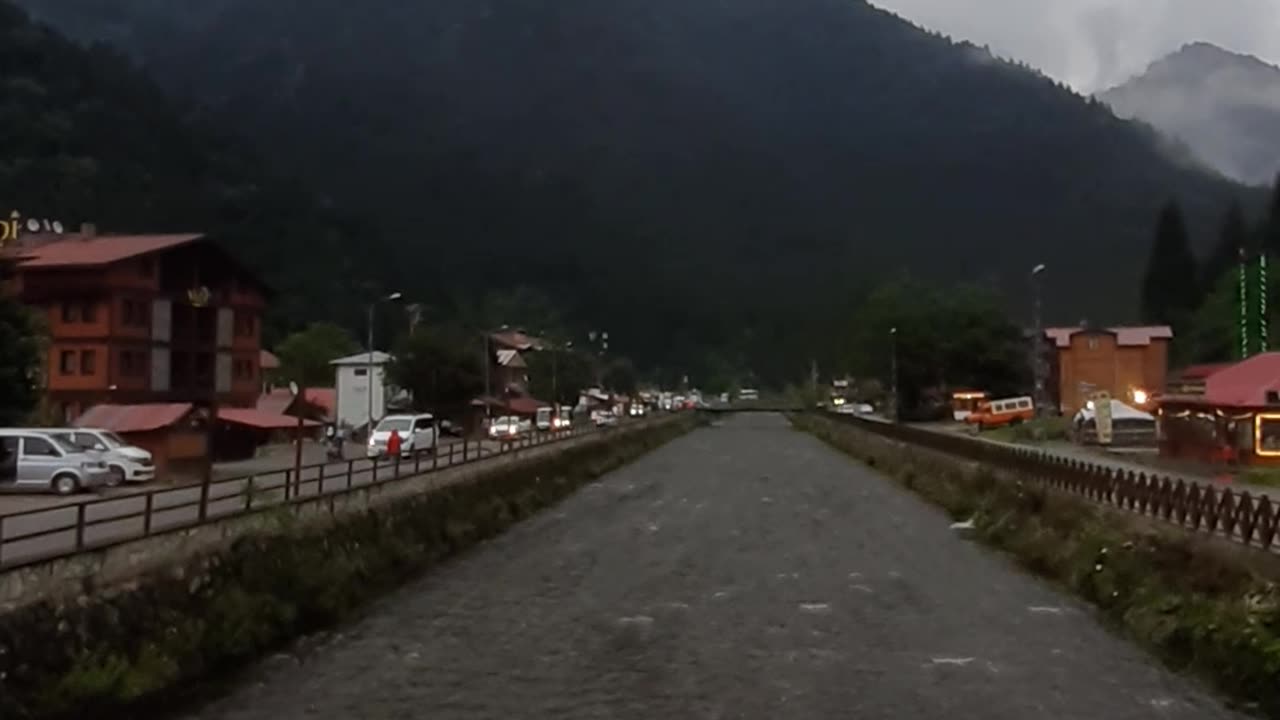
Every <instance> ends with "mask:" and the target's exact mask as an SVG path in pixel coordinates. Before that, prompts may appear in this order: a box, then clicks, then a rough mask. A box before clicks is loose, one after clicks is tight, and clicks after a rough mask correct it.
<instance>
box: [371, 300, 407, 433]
mask: <svg viewBox="0 0 1280 720" xmlns="http://www.w3.org/2000/svg"><path fill="white" fill-rule="evenodd" d="M401 297H403V295H402V294H400V293H398V292H393V293H391V294H390V295H387V296H386V297H383V298H379V299H377V300H375V301H373V302H371V303H369V327H368V331H369V335H368V345H367V346H366V349H367V350H368V351H369V359H368V361H367V362H366V363H365V377H364V380H365V386H366V388H367V390H368V392H366V393H365V394H366V395H368V397H367V398H366V399H367V401H368V416H367V420H366V427H367V428H368V430H367V432H368V433H369V434H372V433H373V321H374V312H375V311H376V310H377V308H378V304H379V303H384V302H395V301H397V300H399V299H400V298H401Z"/></svg>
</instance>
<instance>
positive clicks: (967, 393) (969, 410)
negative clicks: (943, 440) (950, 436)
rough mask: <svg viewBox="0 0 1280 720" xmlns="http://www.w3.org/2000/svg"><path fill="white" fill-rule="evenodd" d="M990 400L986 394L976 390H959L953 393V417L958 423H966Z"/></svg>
mask: <svg viewBox="0 0 1280 720" xmlns="http://www.w3.org/2000/svg"><path fill="white" fill-rule="evenodd" d="M989 398H990V396H989V395H987V394H986V393H984V392H981V391H975V390H959V391H956V392H953V393H951V416H952V417H954V418H955V419H956V422H964V421H965V418H967V417H969V416H970V415H972V414H973V412H974V411H975V410H977V409H978V408H979V407H980V406H981V405H982V403H984V402H986V401H987V400H988V399H989Z"/></svg>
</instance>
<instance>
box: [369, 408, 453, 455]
mask: <svg viewBox="0 0 1280 720" xmlns="http://www.w3.org/2000/svg"><path fill="white" fill-rule="evenodd" d="M393 432H394V433H396V434H398V435H399V436H400V457H406V458H407V457H413V454H414V453H420V452H425V453H433V452H435V450H436V419H435V417H434V416H433V415H430V414H427V413H423V414H420V415H388V416H386V417H384V418H382V421H381V422H379V423H378V425H377V426H376V427H374V429H373V432H372V433H370V434H369V446H368V448H366V450H365V453H366V455H368V457H371V458H376V457H382V456H384V455H386V454H387V441H389V440H390V439H391V433H393Z"/></svg>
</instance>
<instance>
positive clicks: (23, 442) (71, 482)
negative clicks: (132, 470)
mask: <svg viewBox="0 0 1280 720" xmlns="http://www.w3.org/2000/svg"><path fill="white" fill-rule="evenodd" d="M111 475H112V473H111V469H110V468H108V467H107V463H106V460H104V459H103V456H102V455H101V454H98V453H92V454H91V453H88V452H85V451H83V450H81V449H80V448H78V447H76V446H75V445H72V444H71V443H69V442H67V441H66V440H63V439H61V438H57V437H54V436H52V435H45V434H43V433H40V432H37V431H35V430H9V429H2V430H0V490H29V491H40V490H50V491H53V492H56V493H58V494H59V495H71V494H72V493H76V492H80V491H82V490H92V489H94V488H99V487H103V486H105V485H107V484H108V483H109V482H110V480H111Z"/></svg>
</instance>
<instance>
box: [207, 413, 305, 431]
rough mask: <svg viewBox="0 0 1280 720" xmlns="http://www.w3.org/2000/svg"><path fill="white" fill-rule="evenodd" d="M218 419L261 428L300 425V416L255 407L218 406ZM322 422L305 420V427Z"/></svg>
mask: <svg viewBox="0 0 1280 720" xmlns="http://www.w3.org/2000/svg"><path fill="white" fill-rule="evenodd" d="M218 419H219V420H222V421H224V422H229V423H231V424H233V425H245V426H248V427H252V428H257V429H259V430H285V429H288V428H295V427H297V426H298V418H296V417H292V416H290V415H280V414H277V413H270V412H263V411H261V410H258V409H255V408H218ZM319 424H320V423H318V422H316V421H314V420H303V421H302V426H303V427H316V426H317V425H319Z"/></svg>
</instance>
